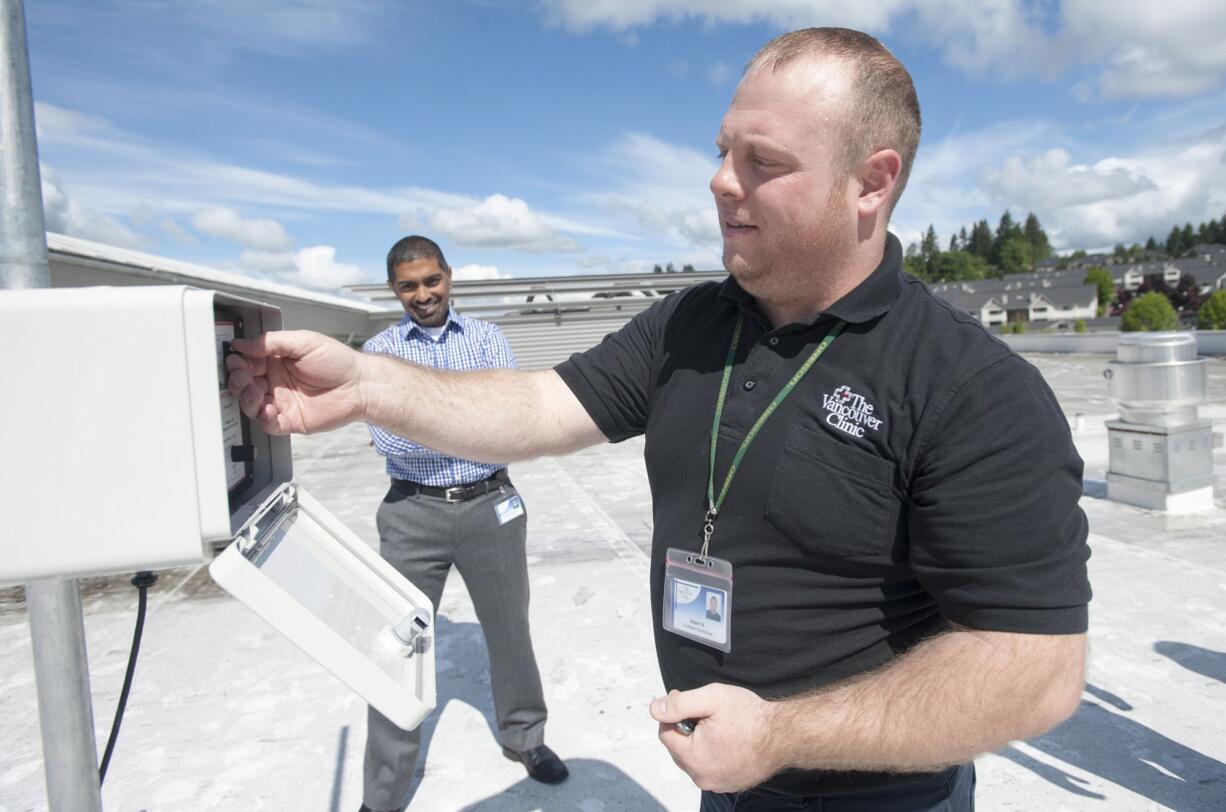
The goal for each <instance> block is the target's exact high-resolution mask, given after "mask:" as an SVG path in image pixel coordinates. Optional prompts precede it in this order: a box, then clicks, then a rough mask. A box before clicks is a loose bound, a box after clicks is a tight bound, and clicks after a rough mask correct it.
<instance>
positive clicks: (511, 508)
mask: <svg viewBox="0 0 1226 812" xmlns="http://www.w3.org/2000/svg"><path fill="white" fill-rule="evenodd" d="M494 513H496V514H498V523H499V524H506V523H507V522H509V521H511V520H512V519H518V518H519V517H520V516H523V515H524V500H523V499H521V498H519V495H518V494H516V495H515V496H512V497H511V498H509V499H504V500H502V501H501V502H498V503H497V504H495V505H494Z"/></svg>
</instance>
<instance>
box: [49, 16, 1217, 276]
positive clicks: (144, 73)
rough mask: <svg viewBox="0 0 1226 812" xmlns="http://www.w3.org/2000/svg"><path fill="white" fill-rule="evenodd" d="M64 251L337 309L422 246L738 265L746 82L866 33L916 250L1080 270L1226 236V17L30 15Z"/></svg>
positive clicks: (548, 264)
mask: <svg viewBox="0 0 1226 812" xmlns="http://www.w3.org/2000/svg"><path fill="white" fill-rule="evenodd" d="M26 15H27V25H28V28H29V43H30V54H31V56H30V59H31V71H32V79H33V84H34V95H35V102H36V119H37V123H38V134H39V150H40V160H41V162H42V168H43V191H44V207H45V209H46V212H47V221H48V228H49V229H51V230H54V231H59V232H62V233H67V234H71V235H74V236H79V237H83V238H86V239H93V240H97V241H99V242H105V243H110V244H114V245H120V246H124V247H130V248H135V249H138V250H142V251H146V252H149V253H153V254H159V255H163V256H167V257H173V258H175V259H181V260H187V261H192V262H198V263H201V264H205V265H209V266H212V267H216V268H223V269H228V270H236V271H240V272H244V273H247V274H250V275H252V276H258V277H263V278H269V279H276V280H278V281H282V282H288V283H290V284H298V285H302V286H305V287H312V288H317V289H321V290H335V288H336V287H337V286H338V285H342V284H348V283H354V282H361V281H377V280H380V279H382V278H383V274H384V268H383V257H384V256H385V254H386V251H387V248H388V247H389V246H390V245H391V243H392V242H394V241H395V240H396V239H398V238H399V237H401V236H403V235H404V234H407V233H411V232H418V233H424V234H427V235H429V236H432V237H434V238H435V239H437V240H438V241H439V243H440V244H441V245H442V246H443V248H444V251H445V252H446V254H447V256H448V259H449V260H450V262H451V264H452V265H453V266H454V267H456V268H457V273H458V275H459V276H461V277H492V276H503V277H506V276H530V275H552V274H572V273H582V272H627V271H640V270H650V268H651V266H652V265H653V264H655V263H661V264H663V263H667V262H673V263H674V264H676V265H677V266H678V267H680V265H682V264H685V263H692V264H694V265H695V266H697V267H699V268H700V269H710V268H718V267H719V255H720V251H719V247H720V241H719V229H718V224H717V222H716V220H715V210H714V205H713V204H712V202H711V196H710V193H709V191H708V189H707V183H708V181H709V179H710V176H711V174H712V173H713V172H714V170H715V167H716V164H717V162H716V158H715V149H714V146H713V145H712V141H713V139H714V136H715V134H716V131H717V129H718V126H719V121H720V118H721V116H722V115H723V112H724V109H725V108H726V107H727V104H728V101H729V100H730V98H731V95H732V92H733V89H734V88H735V84H736V80H737V77H738V76H739V73H740V70H741V66H743V65H744V63H745V62H746V60H748V59H749V57H751V56H752V55H753V53H754V52H755V51H756V50H757V49H758V48H759V47H760V46H761V45H762V44H763V43H765V42H766V41H767V40H769V39H770V38H771V37H773V36H775V35H776V34H779V33H782V32H784V31H788V30H791V29H793V28H798V27H804V26H808V25H845V26H849V27H854V28H860V29H862V30H866V31H869V32H870V33H872V34H874V35H875V36H877V37H879V38H880V39H881V40H882V41H883V42H884V43H885V44H886V45H887V46H888V47H890V48H891V50H893V51H894V53H895V54H896V55H897V56H898V57H899V58H900V59H901V60H902V61H903V62H904V64H906V65H907V67H908V68H909V69H910V71H911V73H912V75H913V77H914V79H915V82H916V87H917V89H918V91H919V97H920V103H921V106H922V108H923V113H924V135H923V140H922V142H921V145H920V151H919V155H918V157H917V161H916V166H915V169H914V170H913V173H912V176H911V181H910V184H909V186H908V189H907V192H906V194H905V195H904V196H903V199H902V201H901V203H900V204H899V207H898V210H897V211H896V212H895V215H894V221H893V225H892V228H893V229H894V230H895V231H896V232H897V233H898V234H899V235H900V236H901V237H902V238H903V240H904V242H907V241H910V240H914V239H917V238H918V235H919V233H920V231H921V230H922V229H924V228H926V227H927V225H928V224H929V223H933V224H935V226H936V228H937V230H938V232H939V233H940V234H941V236H942V239H943V240H947V239H948V236H949V234H950V232H951V231H952V230H956V229H957V228H958V227H959V226H961V225H964V224H969V223H971V222H973V221H974V220H977V219H979V218H985V217H986V218H988V219H989V221H990V222H992V223H993V225H995V222H996V220H997V218H998V217H999V215H1000V213H1001V211H1002V210H1003V209H1005V208H1006V207H1008V208H1010V209H1011V210H1012V211H1013V213H1014V215H1015V216H1019V217H1020V216H1024V214H1025V212H1027V211H1034V212H1035V213H1036V214H1038V216H1039V218H1040V220H1041V221H1042V222H1043V224H1044V226H1045V227H1046V228H1047V230H1048V233H1049V235H1050V236H1051V237H1052V240H1053V242H1054V243H1055V245H1056V247H1057V248H1063V249H1071V248H1076V247H1084V248H1094V247H1099V246H1108V245H1111V244H1113V243H1115V242H1118V241H1125V242H1132V241H1138V240H1139V241H1143V240H1144V239H1145V238H1146V237H1148V236H1149V235H1150V234H1153V235H1154V236H1156V237H1157V238H1158V239H1159V240H1161V239H1164V238H1165V235H1166V232H1167V231H1169V228H1170V225H1171V224H1172V223H1174V222H1181V223H1182V222H1185V221H1192V222H1193V223H1197V222H1200V221H1202V220H1207V219H1210V218H1219V217H1222V216H1223V214H1224V213H1226V81H1224V79H1226V3H1222V2H1212V1H1210V0H1202V1H1201V2H1192V0H1165V2H1163V3H1160V4H1159V3H1140V2H1135V3H1120V2H1118V0H1066V1H1065V2H1061V3H1056V2H1051V1H1050V0H1043V1H1041V2H1020V0H923V1H922V2H916V0H881V1H880V2H871V1H869V0H865V1H864V2H860V3H855V4H852V3H847V2H844V1H843V0H839V1H838V2H833V1H830V0H536V1H532V0H524V1H523V2H513V1H512V0H450V1H449V2H448V1H447V0H402V1H401V2H396V0H345V2H341V1H340V0H334V2H326V1H325V0H92V1H90V2H85V1H84V0H73V1H71V2H70V1H69V0H27V3H26Z"/></svg>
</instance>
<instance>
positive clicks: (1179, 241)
mask: <svg viewBox="0 0 1226 812" xmlns="http://www.w3.org/2000/svg"><path fill="white" fill-rule="evenodd" d="M1188 247H1191V246H1185V245H1184V243H1183V231H1181V230H1180V228H1179V226H1171V233H1170V234H1169V235H1167V238H1166V255H1167V256H1168V257H1172V258H1173V257H1178V256H1182V255H1183V252H1184V249H1185V248H1188Z"/></svg>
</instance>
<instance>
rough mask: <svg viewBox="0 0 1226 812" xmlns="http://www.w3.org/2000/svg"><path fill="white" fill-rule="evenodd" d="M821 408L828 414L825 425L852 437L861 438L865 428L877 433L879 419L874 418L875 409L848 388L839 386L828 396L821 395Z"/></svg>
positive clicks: (879, 426)
mask: <svg viewBox="0 0 1226 812" xmlns="http://www.w3.org/2000/svg"><path fill="white" fill-rule="evenodd" d="M822 408H823V409H825V410H826V411H827V412H829V414H828V415H826V424H827V425H830V426H834V427H835V428H836V429H838V430H839V431H844V432H847V433H848V434H850V435H851V436H852V437H863V436H864V430H865V429H866V428H868V429H872V430H873V431H877V430H878V429H880V428H881V418H880V417H874V416H873V412H874V411H875V407H874V406H873V404H871V403H869V402H868V401H867V400H865V399H864V395H857V394H856V393H855V392H853V391H851V387H850V386H840V387H839V388H838V389H835V390H834V391H833V392H831V393H830V394H829V395H822Z"/></svg>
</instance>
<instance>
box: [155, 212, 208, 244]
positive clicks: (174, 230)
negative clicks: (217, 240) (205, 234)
mask: <svg viewBox="0 0 1226 812" xmlns="http://www.w3.org/2000/svg"><path fill="white" fill-rule="evenodd" d="M158 227H159V228H160V229H162V231H164V232H166V233H167V234H169V235H170V236H172V237H174V238H175V239H176V240H178V241H179V242H181V243H185V244H186V245H196V244H197V243H198V242H200V241H199V240H197V239H196V235H195V234H192V233H191V232H190V231H188V230H187V229H186V228H184V227H183V226H181V225H179V223H178V221H176V220H175V219H174V218H172V217H167V218H166V219H165V220H163V221H162V222H161V224H160V225H159V226H158Z"/></svg>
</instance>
